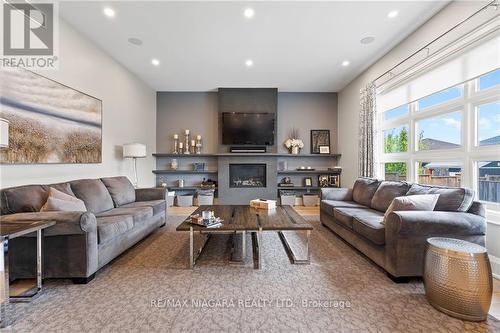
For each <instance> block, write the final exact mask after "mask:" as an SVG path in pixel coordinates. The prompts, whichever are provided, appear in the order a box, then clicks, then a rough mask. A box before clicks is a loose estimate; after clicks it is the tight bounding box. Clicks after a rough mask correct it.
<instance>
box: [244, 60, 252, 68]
mask: <svg viewBox="0 0 500 333" xmlns="http://www.w3.org/2000/svg"><path fill="white" fill-rule="evenodd" d="M245 66H247V67H252V66H253V60H252V59H248V60H246V61H245Z"/></svg>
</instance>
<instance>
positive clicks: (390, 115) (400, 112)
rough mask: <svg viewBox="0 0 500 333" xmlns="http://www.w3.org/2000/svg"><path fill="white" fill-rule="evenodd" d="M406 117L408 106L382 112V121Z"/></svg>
mask: <svg viewBox="0 0 500 333" xmlns="http://www.w3.org/2000/svg"><path fill="white" fill-rule="evenodd" d="M406 115H408V104H405V105H402V106H400V107H397V108H395V109H392V110H389V111H385V112H384V120H391V119H395V118H399V117H401V116H406Z"/></svg>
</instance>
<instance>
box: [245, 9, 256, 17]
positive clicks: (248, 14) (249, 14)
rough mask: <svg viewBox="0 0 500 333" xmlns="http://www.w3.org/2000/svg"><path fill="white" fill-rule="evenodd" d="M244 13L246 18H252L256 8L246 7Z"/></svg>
mask: <svg viewBox="0 0 500 333" xmlns="http://www.w3.org/2000/svg"><path fill="white" fill-rule="evenodd" d="M243 15H245V17H246V18H252V17H253V16H254V15H255V10H253V9H252V8H246V9H245V11H244V12H243Z"/></svg>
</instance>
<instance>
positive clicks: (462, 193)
mask: <svg viewBox="0 0 500 333" xmlns="http://www.w3.org/2000/svg"><path fill="white" fill-rule="evenodd" d="M415 194H439V199H438V201H437V203H436V207H435V208H434V210H440V211H448V212H466V211H467V210H468V209H469V208H470V206H471V205H472V201H473V200H474V191H472V190H470V189H467V188H462V187H444V186H427V185H420V184H413V185H412V186H411V187H410V189H409V190H408V193H406V195H415Z"/></svg>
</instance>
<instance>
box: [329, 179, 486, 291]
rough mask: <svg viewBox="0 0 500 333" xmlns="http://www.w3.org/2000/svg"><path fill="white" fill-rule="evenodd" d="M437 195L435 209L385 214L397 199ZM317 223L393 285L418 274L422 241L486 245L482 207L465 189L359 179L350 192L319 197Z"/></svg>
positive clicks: (331, 191)
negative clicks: (367, 260)
mask: <svg viewBox="0 0 500 333" xmlns="http://www.w3.org/2000/svg"><path fill="white" fill-rule="evenodd" d="M415 194H439V199H438V201H437V203H436V207H435V208H434V211H395V212H391V213H390V214H389V215H388V216H387V219H386V221H385V224H384V223H382V222H383V220H384V213H385V211H386V210H387V208H388V207H389V205H390V204H391V202H392V200H393V199H394V198H395V197H398V196H405V195H415ZM320 216H321V223H322V224H323V225H324V226H326V227H328V228H329V229H331V230H332V231H333V232H335V233H336V234H337V235H338V236H340V237H341V238H343V239H344V240H345V241H346V242H348V243H349V244H351V245H352V246H354V247H355V248H356V249H358V250H359V251H360V252H362V253H363V254H365V255H366V256H367V257H368V258H370V259H371V260H373V261H374V262H375V263H376V264H378V265H379V266H380V267H382V268H383V269H384V270H385V271H386V272H387V273H388V276H389V277H391V278H392V279H393V280H395V281H396V282H404V281H406V280H407V278H408V277H415V276H422V274H423V259H424V251H425V247H426V240H427V238H429V237H433V236H442V237H453V238H459V239H464V240H467V241H471V242H473V243H477V244H480V245H483V246H484V242H485V232H486V219H485V208H484V206H483V205H482V204H481V203H480V202H477V201H474V193H473V191H471V190H468V189H465V188H452V187H438V186H425V185H419V184H409V183H406V182H392V181H381V180H377V179H371V178H359V179H358V180H356V182H355V184H354V186H353V188H352V189H347V188H338V189H337V188H328V189H322V193H321V209H320Z"/></svg>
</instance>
